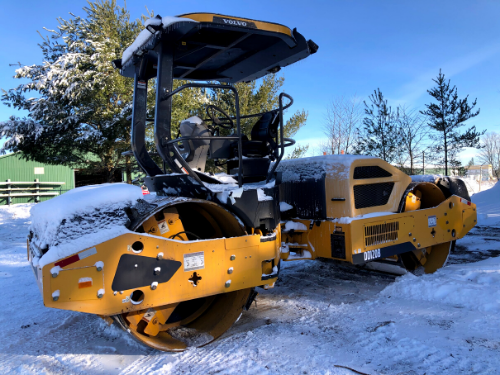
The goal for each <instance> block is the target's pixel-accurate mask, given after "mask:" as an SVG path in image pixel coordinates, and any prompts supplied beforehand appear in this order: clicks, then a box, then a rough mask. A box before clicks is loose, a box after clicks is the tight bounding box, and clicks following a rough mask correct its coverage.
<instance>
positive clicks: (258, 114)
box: [203, 95, 293, 121]
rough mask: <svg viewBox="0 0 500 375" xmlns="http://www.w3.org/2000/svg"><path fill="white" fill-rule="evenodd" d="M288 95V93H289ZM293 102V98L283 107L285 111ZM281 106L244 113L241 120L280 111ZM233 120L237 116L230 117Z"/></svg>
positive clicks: (209, 119)
mask: <svg viewBox="0 0 500 375" xmlns="http://www.w3.org/2000/svg"><path fill="white" fill-rule="evenodd" d="M287 96H288V95H287ZM292 104H293V100H292V101H291V102H290V103H288V104H287V105H286V106H284V107H283V111H284V110H286V109H288V108H290V107H291V106H292ZM279 110H280V109H279V107H278V108H274V109H271V110H269V111H266V112H259V113H252V114H250V115H243V116H240V120H241V119H244V118H252V117H259V116H263V115H265V114H266V113H272V112H279ZM229 118H230V119H231V120H234V119H235V118H236V117H229ZM203 121H213V120H212V119H211V118H208V119H205V120H203Z"/></svg>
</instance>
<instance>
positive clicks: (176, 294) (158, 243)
mask: <svg viewBox="0 0 500 375" xmlns="http://www.w3.org/2000/svg"><path fill="white" fill-rule="evenodd" d="M278 233H279V229H278ZM260 238H261V236H260V235H250V236H241V237H234V238H227V239H214V240H203V241H175V240H169V239H165V238H161V237H156V236H151V235H147V234H136V233H128V234H124V235H122V236H119V237H117V238H114V239H112V240H109V241H106V242H104V243H101V244H99V245H96V246H95V248H96V250H97V254H94V255H91V256H89V257H87V258H84V259H82V260H79V261H77V262H75V263H74V264H72V265H70V266H67V267H73V268H78V269H81V271H80V270H79V271H76V272H75V270H74V269H73V270H63V271H60V273H59V276H58V277H56V278H52V276H51V274H50V270H51V268H52V267H54V263H51V264H48V265H46V266H45V267H44V268H43V283H44V284H47V283H50V284H49V285H51V287H47V288H44V290H43V295H44V303H45V305H46V306H48V307H55V308H59V309H67V310H75V311H82V312H89V313H95V314H100V315H114V314H118V313H122V312H130V311H137V310H143V309H146V308H149V307H156V306H164V305H169V304H172V303H177V302H182V301H187V300H191V299H196V298H201V297H207V296H212V295H216V294H220V293H227V292H232V291H236V290H240V289H244V288H250V287H254V286H260V285H264V284H272V283H274V282H275V281H276V278H273V279H269V280H265V281H262V280H261V277H262V273H263V272H262V262H263V261H265V260H269V259H278V258H279V248H280V246H279V244H277V240H278V239H279V236H278V235H277V237H276V240H274V241H267V242H260ZM136 241H141V242H142V243H143V245H144V250H143V251H142V252H141V253H140V254H137V253H133V251H132V248H131V245H132V244H133V243H134V242H136ZM160 252H162V253H163V254H164V259H172V260H176V261H179V262H181V263H182V266H181V268H180V269H179V270H177V272H176V273H175V274H174V275H173V276H172V278H171V279H170V280H169V281H168V282H165V283H160V284H158V286H157V288H156V289H155V290H153V289H152V288H151V287H150V286H146V287H140V288H136V289H133V290H132V289H131V290H124V291H119V290H117V291H114V290H112V288H111V286H112V283H113V279H114V275H115V272H116V269H117V265H118V262H119V260H120V257H121V256H122V255H124V254H134V255H137V256H147V257H156V256H157V255H158V253H160ZM197 252H202V253H203V257H204V266H203V268H202V269H197V270H196V271H189V270H185V264H184V255H185V254H190V253H197ZM232 256H234V259H233V260H231V259H232ZM97 261H102V262H103V263H104V268H103V271H101V272H97V271H95V267H91V266H93V265H94V264H95V263H96V262H97ZM84 267H88V268H92V270H94V271H93V272H95V273H96V274H101V275H103V278H104V280H103V286H102V282H101V285H100V287H102V288H103V289H104V290H105V294H104V296H103V298H100V299H94V300H90V299H85V298H90V296H91V294H92V295H94V294H93V293H94V292H95V296H97V290H98V289H99V288H97V287H96V288H97V289H95V290H94V289H92V292H90V291H89V292H87V291H86V290H85V288H84V289H78V280H79V279H80V278H81V277H88V275H87V273H86V272H87V271H86V268H84ZM231 267H232V272H231V273H229V269H230V268H231ZM194 272H196V274H197V276H198V277H201V279H200V280H199V281H198V282H197V285H196V286H195V285H194V283H193V282H190V280H189V279H190V278H192V276H193V274H194ZM84 274H85V275H84ZM63 275H64V276H63ZM53 280H54V282H55V283H58V284H52V282H53ZM59 280H60V281H61V283H59ZM93 280H96V279H95V276H94V277H93ZM63 281H64V285H63ZM229 281H230V282H229ZM94 285H97V283H95V284H94ZM56 286H57V288H59V289H54V288H55V287H56ZM93 288H94V287H93ZM88 289H90V288H88ZM54 290H60V296H61V298H60V299H59V300H58V301H53V300H52V292H53V291H54ZM134 290H140V291H142V292H143V293H144V295H145V296H144V300H143V302H142V303H140V304H138V305H135V304H133V303H132V302H131V300H130V295H131V293H132V292H133V291H134ZM83 293H85V295H84V297H77V298H78V300H75V297H74V295H79V296H83ZM87 293H88V294H87ZM66 296H69V297H66ZM70 298H71V299H70Z"/></svg>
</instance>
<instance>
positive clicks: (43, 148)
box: [0, 0, 141, 181]
mask: <svg viewBox="0 0 500 375" xmlns="http://www.w3.org/2000/svg"><path fill="white" fill-rule="evenodd" d="M84 11H85V12H86V18H82V17H78V16H74V15H73V18H72V19H69V20H65V19H62V18H59V19H58V22H59V26H58V28H57V30H47V31H49V32H51V33H52V35H51V37H48V36H47V37H42V38H43V42H42V43H41V44H39V46H40V48H41V51H42V54H43V60H44V61H43V63H41V64H37V65H31V66H23V67H20V68H19V69H17V70H16V75H15V78H19V79H27V80H28V82H27V83H23V84H20V85H19V86H17V87H16V88H14V89H11V90H9V91H8V92H5V91H4V93H3V95H2V101H3V102H4V103H5V104H7V105H8V106H13V107H14V108H17V109H22V110H26V111H28V112H29V114H28V116H27V117H24V118H18V117H14V116H13V117H11V118H10V119H9V120H8V121H5V122H2V123H0V134H1V135H2V136H5V137H7V141H6V143H5V144H4V147H3V151H5V150H9V151H22V155H23V156H24V157H25V158H27V159H30V160H36V161H39V162H46V163H51V164H63V165H68V166H82V165H86V166H88V168H89V169H93V170H105V171H107V173H108V180H110V181H112V179H113V177H112V176H113V174H114V171H115V170H116V168H118V167H119V166H120V164H121V163H123V162H124V157H123V156H122V155H121V153H122V152H123V151H125V150H128V149H129V148H130V121H129V120H127V117H129V116H130V114H131V101H132V85H131V80H130V79H126V78H124V77H122V76H120V74H119V73H118V72H117V71H115V70H114V69H113V67H112V66H111V64H110V61H111V60H113V59H116V58H117V57H118V56H120V55H121V53H122V51H123V50H124V49H125V48H126V47H127V46H128V45H129V44H130V43H132V41H133V40H134V38H135V37H136V35H137V34H138V33H139V31H140V28H141V25H140V22H136V21H135V22H131V21H130V19H129V18H130V17H129V13H128V11H127V10H126V9H125V8H122V7H119V6H117V5H116V1H115V0H106V1H97V2H95V3H89V6H88V7H85V8H84ZM31 92H35V93H36V94H37V95H36V96H35V97H27V96H26V95H27V94H31ZM31 95H32V94H31ZM31 95H30V96H31Z"/></svg>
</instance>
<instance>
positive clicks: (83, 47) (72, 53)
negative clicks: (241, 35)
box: [0, 0, 307, 181]
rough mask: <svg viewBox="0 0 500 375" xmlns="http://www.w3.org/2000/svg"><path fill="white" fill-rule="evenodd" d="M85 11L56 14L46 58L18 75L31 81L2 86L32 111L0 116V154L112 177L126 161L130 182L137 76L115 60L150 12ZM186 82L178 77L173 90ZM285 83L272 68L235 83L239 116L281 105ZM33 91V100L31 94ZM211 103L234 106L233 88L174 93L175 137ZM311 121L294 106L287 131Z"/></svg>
mask: <svg viewBox="0 0 500 375" xmlns="http://www.w3.org/2000/svg"><path fill="white" fill-rule="evenodd" d="M84 11H85V13H86V16H85V17H84V18H82V17H78V16H74V15H73V18H71V19H70V20H65V19H62V18H59V19H58V22H59V26H58V28H57V30H47V31H49V32H51V33H52V35H51V37H50V38H49V37H43V41H42V43H41V44H40V45H39V46H40V48H41V50H42V54H43V60H44V61H43V63H41V64H37V65H31V66H22V67H20V68H19V69H17V70H16V75H15V78H19V79H27V80H28V82H27V83H24V84H20V85H19V86H17V87H16V88H14V89H11V90H9V91H4V93H3V95H2V101H3V102H4V103H5V104H7V105H8V106H12V107H14V108H17V109H21V110H25V111H28V113H29V114H28V116H27V117H24V118H18V117H15V116H13V117H11V118H10V119H9V120H8V121H4V122H0V137H6V138H7V141H6V142H5V144H4V146H3V148H2V149H0V152H5V151H14V152H15V151H22V155H23V157H24V158H26V159H29V160H36V161H39V162H44V163H50V164H62V165H68V166H71V167H80V168H81V167H83V166H84V167H86V168H87V169H88V170H89V171H92V172H97V171H102V170H105V171H106V172H107V175H108V180H109V181H112V180H113V175H114V172H115V170H116V169H118V168H123V167H124V166H125V167H126V169H127V172H128V173H127V175H128V176H129V178H128V180H130V171H131V169H132V164H133V160H131V159H132V158H131V157H130V156H128V157H124V156H122V152H123V151H128V150H129V149H130V130H131V129H130V126H131V123H130V116H131V113H132V96H133V80H132V79H130V78H125V77H123V76H121V75H120V74H119V72H118V71H117V70H115V69H113V67H112V65H111V63H110V62H111V61H112V60H114V59H116V58H119V57H121V54H122V52H123V51H124V50H125V49H126V48H127V47H128V46H129V45H130V44H131V43H132V42H133V41H134V39H135V38H136V37H137V35H138V34H139V32H140V31H141V30H142V29H143V26H142V24H143V22H144V21H145V17H144V16H143V18H142V21H141V20H135V21H131V20H130V15H129V12H128V10H127V9H126V8H125V7H119V6H117V4H116V0H98V1H96V2H89V6H88V7H85V8H84ZM149 16H150V17H153V16H154V13H152V12H151V13H150V14H149ZM184 83H186V81H177V80H176V81H174V88H177V87H179V86H180V85H182V84H184ZM283 83H284V78H283V77H278V76H275V75H274V74H273V75H269V76H267V77H265V78H264V79H262V80H260V81H259V82H255V81H254V82H250V83H238V84H236V87H237V88H238V90H239V94H240V108H241V114H249V113H255V112H263V111H266V110H270V109H272V108H276V107H277V106H278V92H279V91H280V90H281V88H282V86H283ZM155 89H156V87H155V80H154V79H153V80H151V81H150V84H149V85H148V117H153V116H154V97H155ZM31 92H35V93H36V94H37V95H36V97H35V98H33V97H28V96H27V95H28V94H30V96H32V93H31ZM206 104H215V105H221V106H222V107H223V108H224V105H230V106H231V107H234V98H233V97H232V94H230V93H229V90H227V92H222V93H221V92H220V91H211V90H203V89H195V88H192V89H187V90H184V91H182V93H180V94H178V95H176V96H174V98H173V104H172V136H173V137H174V138H175V137H176V135H177V133H178V129H179V124H180V122H181V121H182V120H183V119H186V118H189V117H190V116H192V115H199V116H200V117H201V118H206V114H205V110H204V109H205V106H206ZM306 119H307V113H306V112H305V111H297V112H295V113H294V114H293V115H292V116H291V117H290V119H289V120H288V121H287V124H286V127H285V137H290V136H293V135H294V134H295V133H296V132H297V131H298V130H299V128H300V127H301V126H303V125H304V124H305V121H306ZM255 121H256V119H255V118H253V119H249V120H244V121H242V128H243V132H244V133H245V134H247V135H249V134H250V131H251V127H252V126H253V124H254V123H255ZM146 134H147V139H146V141H147V144H148V148H149V149H150V150H151V151H154V149H155V146H154V141H153V138H154V137H153V126H152V124H150V125H149V126H148V128H147V132H146Z"/></svg>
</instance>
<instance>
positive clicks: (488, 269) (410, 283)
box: [381, 258, 500, 313]
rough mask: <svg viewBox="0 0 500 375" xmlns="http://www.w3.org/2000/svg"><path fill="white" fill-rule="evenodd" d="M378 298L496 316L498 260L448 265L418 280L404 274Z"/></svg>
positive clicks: (499, 289) (499, 307)
mask: <svg viewBox="0 0 500 375" xmlns="http://www.w3.org/2000/svg"><path fill="white" fill-rule="evenodd" d="M381 295H382V296H386V297H394V298H398V299H401V298H403V299H410V300H419V301H430V302H438V303H444V304H448V305H453V306H458V307H463V308H467V309H470V310H476V311H483V312H495V313H499V312H500V258H489V259H486V260H483V261H481V262H477V263H469V264H457V265H452V266H449V267H446V268H442V269H440V270H438V271H437V272H435V273H433V274H427V275H422V276H418V277H417V276H415V275H413V274H412V273H407V274H406V275H404V276H401V277H399V278H398V279H397V280H396V282H394V283H393V284H391V285H389V286H388V287H387V288H385V289H384V290H383V291H382V292H381Z"/></svg>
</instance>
